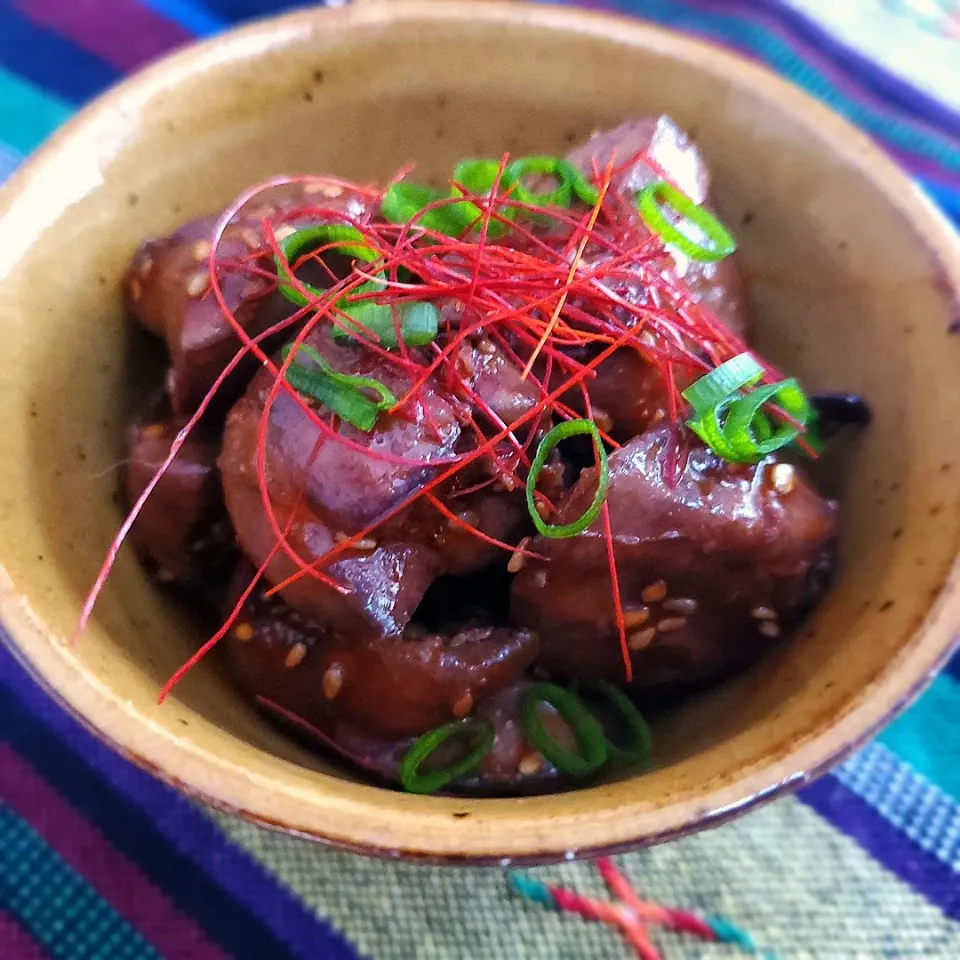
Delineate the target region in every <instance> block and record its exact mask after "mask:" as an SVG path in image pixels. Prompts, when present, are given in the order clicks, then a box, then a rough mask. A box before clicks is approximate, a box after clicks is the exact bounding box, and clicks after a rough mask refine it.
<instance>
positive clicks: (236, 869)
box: [0, 637, 360, 960]
mask: <svg viewBox="0 0 960 960" xmlns="http://www.w3.org/2000/svg"><path fill="white" fill-rule="evenodd" d="M2 697H8V698H11V702H12V703H16V704H20V705H22V706H21V709H23V710H26V711H28V712H29V714H30V715H31V716H32V717H33V718H35V720H36V722H37V723H38V724H40V725H41V726H42V727H43V728H44V729H45V730H46V731H48V732H49V735H50V736H52V737H54V738H56V739H57V740H58V741H59V742H60V743H61V744H62V746H63V749H64V750H66V751H70V752H72V753H73V755H74V756H76V757H77V758H78V760H80V761H81V762H82V763H83V764H84V765H85V766H87V767H88V768H89V769H90V770H91V771H93V772H95V773H96V774H97V775H98V776H99V777H100V778H102V780H103V781H104V783H106V784H108V785H109V787H110V788H111V789H112V790H114V791H115V792H116V793H117V794H118V795H119V796H120V797H122V798H123V800H124V801H125V802H126V803H129V804H132V805H134V806H136V807H137V808H138V809H139V810H140V811H142V812H143V813H144V814H145V815H146V816H148V817H149V818H150V821H151V823H152V824H153V826H154V828H155V829H156V830H157V831H158V832H159V833H160V834H162V836H163V837H164V838H165V839H166V841H167V842H168V843H169V844H170V846H171V847H172V848H173V849H174V850H176V851H177V852H178V853H180V854H181V855H183V856H185V857H188V858H189V859H190V861H191V862H192V863H193V864H195V865H196V867H197V868H198V869H199V870H201V871H203V873H204V874H205V875H206V876H208V877H209V878H210V880H211V881H213V882H214V883H216V884H217V885H218V886H220V888H221V889H222V890H224V891H225V892H226V893H227V894H229V895H230V896H231V897H232V898H233V899H234V900H235V901H236V902H237V903H238V904H240V905H241V906H243V907H244V908H246V909H247V910H248V911H249V912H250V914H251V915H252V916H254V917H256V918H258V920H259V921H260V922H261V923H263V924H264V925H266V926H267V927H268V928H269V929H270V930H271V931H272V932H273V933H274V935H275V936H276V937H277V938H278V939H279V940H280V941H281V942H283V943H285V944H287V945H288V946H289V948H290V950H291V951H292V953H293V955H294V956H296V957H302V958H304V960H306V958H310V960H314V958H318V957H322V958H323V960H357V958H358V957H359V956H360V954H359V953H358V952H357V951H355V950H354V948H353V947H352V946H351V945H350V944H349V943H348V941H347V939H346V938H345V937H344V936H343V934H342V933H340V931H338V930H336V929H335V928H334V927H333V925H332V924H330V923H329V922H328V921H327V920H325V919H323V918H321V917H318V916H317V915H315V914H314V913H312V912H311V911H310V910H308V908H307V907H306V906H305V905H304V904H303V903H302V902H301V901H300V900H298V899H297V898H296V897H294V895H293V894H292V893H291V892H290V891H289V890H288V889H287V888H286V887H285V886H283V884H282V883H280V881H279V880H276V879H275V878H274V877H273V876H272V875H271V874H269V873H268V872H267V871H266V869H265V868H264V867H263V865H262V864H260V863H259V862H258V861H256V860H255V859H253V857H251V856H250V855H249V854H248V853H247V852H246V851H244V850H242V849H240V848H239V847H238V846H236V845H235V844H234V843H233V842H232V841H231V840H229V839H228V838H227V837H226V836H224V834H223V833H222V832H221V831H220V829H219V828H218V827H217V826H216V824H215V823H214V822H213V821H212V820H211V819H210V818H209V817H207V816H205V815H204V814H203V813H202V812H201V811H200V809H199V808H198V807H197V806H195V805H194V804H193V803H191V802H190V801H188V800H186V799H185V798H184V797H182V796H181V795H179V794H177V793H175V792H173V791H172V790H170V789H169V788H168V787H166V786H164V785H163V784H162V783H160V782H159V781H158V780H156V779H155V778H154V777H152V776H151V775H150V774H149V773H146V772H145V771H143V770H140V769H139V768H137V767H135V766H134V765H133V764H131V763H128V762H127V761H126V760H124V759H122V758H121V757H119V756H118V755H117V754H116V753H114V752H113V751H112V750H111V749H110V748H109V747H107V746H106V745H105V744H103V743H102V742H101V741H99V740H97V739H96V738H95V737H94V736H93V735H92V734H91V733H90V732H88V731H87V730H86V729H84V728H82V727H81V726H80V724H79V723H78V722H77V721H76V720H75V719H73V717H71V716H70V715H68V714H67V713H66V712H65V711H64V710H63V708H62V707H60V706H59V705H58V704H57V703H55V702H54V701H53V700H52V699H51V698H50V697H49V696H48V695H47V694H46V693H45V692H44V690H43V689H41V688H40V687H39V686H38V685H37V684H36V683H35V682H33V680H32V679H31V678H29V677H28V675H27V674H26V673H25V671H24V670H23V668H22V667H21V666H20V664H19V663H17V661H16V660H14V658H13V656H11V654H10V652H9V651H8V650H7V649H6V647H5V646H4V642H3V638H2V637H0V698H2ZM321 950H322V952H320V951H321Z"/></svg>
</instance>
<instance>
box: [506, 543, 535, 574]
mask: <svg viewBox="0 0 960 960" xmlns="http://www.w3.org/2000/svg"><path fill="white" fill-rule="evenodd" d="M529 543H530V538H529V537H524V538H523V539H522V540H521V541H520V542H519V543H518V544H517V550H516V552H515V553H514V554H513V556H511V557H510V562H509V563H508V564H507V573H519V572H520V571H521V570H522V569H523V568H524V567H525V566H526V565H527V558H526V556H524V554H522V553H521V552H520V551H521V550H526V549H527V546H528V545H529Z"/></svg>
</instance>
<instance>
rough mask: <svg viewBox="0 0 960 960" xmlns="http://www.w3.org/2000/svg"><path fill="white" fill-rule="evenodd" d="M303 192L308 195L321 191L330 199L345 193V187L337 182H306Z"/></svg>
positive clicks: (320, 192)
mask: <svg viewBox="0 0 960 960" xmlns="http://www.w3.org/2000/svg"><path fill="white" fill-rule="evenodd" d="M303 192H304V193H306V194H308V195H310V194H314V193H319V194H322V195H323V196H325V197H326V198H327V199H328V200H333V199H335V198H336V197H339V196H341V195H342V194H343V187H341V186H338V185H337V184H335V183H307V184H304V187H303Z"/></svg>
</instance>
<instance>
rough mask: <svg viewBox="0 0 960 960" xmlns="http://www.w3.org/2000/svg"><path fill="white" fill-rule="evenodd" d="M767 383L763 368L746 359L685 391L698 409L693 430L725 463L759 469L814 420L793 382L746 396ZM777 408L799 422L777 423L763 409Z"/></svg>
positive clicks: (729, 362)
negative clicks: (757, 465)
mask: <svg viewBox="0 0 960 960" xmlns="http://www.w3.org/2000/svg"><path fill="white" fill-rule="evenodd" d="M762 377H763V368H762V367H761V366H760V364H758V363H757V361H756V360H755V359H754V358H753V356H752V355H751V354H749V353H741V354H739V355H738V356H736V357H733V358H732V359H731V360H727V361H726V363H722V364H721V365H720V366H719V367H717V368H716V369H715V370H711V371H710V372H709V373H708V374H706V375H704V376H702V377H701V378H700V379H699V380H697V381H696V382H695V383H693V384H691V385H690V386H689V387H687V389H686V390H684V391H683V394H682V396H683V398H684V399H685V400H686V401H687V402H688V403H689V404H690V405H691V406H692V407H693V416H692V417H691V418H690V419H689V420H688V421H687V426H688V427H689V428H690V429H691V430H692V431H693V432H694V433H695V434H696V435H697V436H698V437H700V439H701V440H703V442H704V443H706V444H707V446H708V447H710V449H711V450H713V452H714V453H716V454H717V456H719V457H722V458H723V459H724V460H729V461H731V462H733V463H756V462H758V461H759V460H761V459H763V457H765V456H768V455H769V454H771V453H774V452H775V451H777V450H780V449H781V448H783V447H786V446H788V445H789V444H791V443H792V442H793V441H794V440H796V439H797V437H798V436H799V435H800V433H801V432H802V431H803V430H804V428H805V427H806V425H807V423H808V422H809V420H810V419H811V417H812V408H811V406H810V402H809V401H808V400H807V397H806V394H805V393H804V392H803V389H802V388H801V387H800V384H799V383H798V382H797V381H796V380H795V379H793V378H792V377H791V378H790V379H788V380H783V381H781V382H780V383H773V384H768V385H766V386H762V387H757V388H756V389H754V390H752V391H751V392H750V393H747V394H744V393H743V392H742V391H743V390H744V389H745V388H747V387H752V386H754V385H755V384H757V383H759V382H760V380H761V379H762ZM774 402H775V403H776V405H777V407H778V408H779V409H780V410H781V411H782V412H783V413H785V414H787V416H788V417H789V418H790V420H791V421H793V422H787V421H783V422H780V423H776V424H774V423H771V420H770V418H769V417H768V416H767V415H766V414H765V413H764V412H763V410H762V408H763V407H764V406H765V405H766V404H770V403H774Z"/></svg>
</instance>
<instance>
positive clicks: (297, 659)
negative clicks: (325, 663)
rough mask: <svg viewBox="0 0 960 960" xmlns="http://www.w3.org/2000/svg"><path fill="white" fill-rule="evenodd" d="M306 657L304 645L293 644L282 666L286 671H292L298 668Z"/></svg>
mask: <svg viewBox="0 0 960 960" xmlns="http://www.w3.org/2000/svg"><path fill="white" fill-rule="evenodd" d="M306 655H307V647H306V644H303V643H295V644H294V645H293V646H292V647H291V648H290V652H289V653H288V654H287V657H286V659H285V660H284V661H283V665H284V666H285V667H286V668H287V669H288V670H292V669H293V668H294V667H299V666H300V664H301V663H303V658H304V657H305V656H306Z"/></svg>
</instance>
